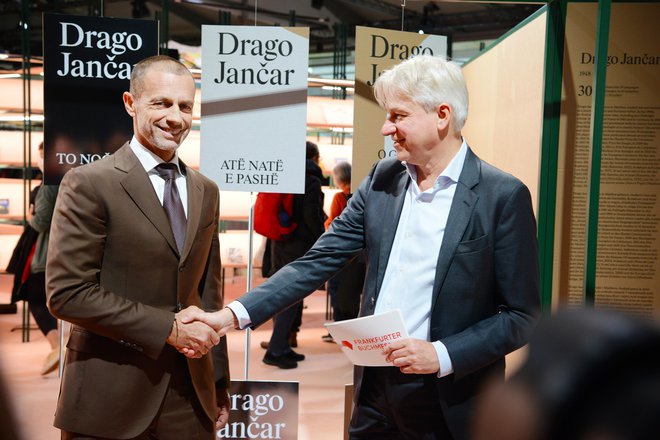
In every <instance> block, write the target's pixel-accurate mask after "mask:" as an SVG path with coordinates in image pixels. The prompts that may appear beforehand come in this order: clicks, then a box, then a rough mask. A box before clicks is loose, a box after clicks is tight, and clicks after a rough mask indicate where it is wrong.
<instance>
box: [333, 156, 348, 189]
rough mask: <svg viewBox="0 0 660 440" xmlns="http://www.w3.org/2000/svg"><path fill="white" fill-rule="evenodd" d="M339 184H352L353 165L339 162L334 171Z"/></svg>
mask: <svg viewBox="0 0 660 440" xmlns="http://www.w3.org/2000/svg"><path fill="white" fill-rule="evenodd" d="M332 174H334V175H335V180H336V181H337V182H342V183H345V184H347V185H350V184H351V164H350V163H348V162H346V161H343V162H339V163H338V164H337V165H335V167H334V168H333V170H332Z"/></svg>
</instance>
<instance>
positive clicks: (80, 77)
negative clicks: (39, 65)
mask: <svg viewBox="0 0 660 440" xmlns="http://www.w3.org/2000/svg"><path fill="white" fill-rule="evenodd" d="M43 32H44V34H43V42H44V169H45V173H44V182H45V183H47V184H58V183H59V182H60V181H61V180H62V177H63V176H64V173H66V172H67V171H68V170H69V169H71V168H73V167H76V166H78V165H83V164H86V163H89V162H92V161H94V160H97V159H100V158H101V157H103V156H106V155H108V154H111V153H113V152H114V151H116V150H117V149H118V148H119V147H121V146H122V145H123V144H124V142H126V141H129V140H130V139H131V136H132V134H133V122H132V119H131V117H130V116H129V115H128V114H127V113H126V110H125V109H124V104H123V101H122V94H123V92H125V91H127V90H128V88H129V84H130V77H131V70H132V69H133V66H134V65H135V64H136V63H137V62H138V61H140V60H142V59H143V58H146V57H149V56H152V55H156V54H158V22H156V21H151V20H131V19H119V18H102V17H88V16H80V15H61V14H45V15H44V31H43Z"/></svg>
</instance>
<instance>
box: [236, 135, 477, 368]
mask: <svg viewBox="0 0 660 440" xmlns="http://www.w3.org/2000/svg"><path fill="white" fill-rule="evenodd" d="M466 155H467V143H466V142H465V140H463V144H462V145H461V148H460V149H459V150H458V153H456V155H455V156H454V158H453V159H452V160H451V162H450V163H449V165H447V167H446V168H445V169H444V170H443V171H442V173H440V175H439V176H438V178H437V179H436V182H435V184H434V185H433V187H432V188H429V189H427V190H426V191H424V192H422V191H421V190H420V188H419V186H418V185H417V173H416V171H415V167H414V166H412V165H409V164H406V163H405V162H404V163H403V164H404V165H405V166H406V169H407V171H408V175H409V178H410V180H411V182H410V185H408V189H407V191H406V194H405V200H404V203H403V210H402V211H401V217H400V218H399V224H398V225H397V229H396V234H395V237H394V243H393V244H392V250H391V252H390V258H389V260H388V262H387V268H386V270H385V275H384V278H383V284H382V286H381V289H380V291H379V294H378V299H377V300H376V308H375V311H374V313H382V312H386V311H389V310H394V309H399V310H401V315H402V316H403V320H404V323H405V325H406V330H407V331H408V335H409V336H410V337H411V338H417V339H422V340H425V341H429V340H430V334H431V303H432V299H433V298H432V296H433V282H434V280H435V272H436V266H437V263H438V256H439V254H440V245H441V244H442V239H443V237H444V235H445V228H446V226H447V219H448V217H449V210H450V208H451V203H452V201H453V199H454V194H455V193H456V183H457V182H458V178H459V176H460V175H461V171H462V170H463V165H464V163H465V156H466ZM227 307H228V308H229V309H231V311H232V312H233V313H234V315H235V316H236V318H237V320H238V325H239V328H241V329H243V328H245V327H247V326H249V325H250V324H251V323H252V321H251V320H250V316H249V314H248V312H247V310H246V309H245V307H244V306H243V304H241V303H240V302H238V301H232V302H231V303H230V304H228V305H227ZM431 342H432V344H433V347H434V348H435V351H436V354H437V356H438V362H439V364H440V370H439V371H438V377H443V376H447V375H449V374H451V373H453V372H454V367H453V365H452V363H451V359H450V358H449V353H448V352H447V348H446V347H445V345H444V344H443V343H442V342H440V341H431Z"/></svg>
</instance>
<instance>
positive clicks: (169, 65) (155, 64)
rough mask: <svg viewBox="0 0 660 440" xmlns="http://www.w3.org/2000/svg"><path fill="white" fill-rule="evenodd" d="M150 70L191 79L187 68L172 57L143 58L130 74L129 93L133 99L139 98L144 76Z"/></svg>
mask: <svg viewBox="0 0 660 440" xmlns="http://www.w3.org/2000/svg"><path fill="white" fill-rule="evenodd" d="M152 69H153V70H160V71H162V72H168V73H172V74H174V75H190V78H191V79H192V78H193V76H192V73H190V70H188V68H187V67H186V66H185V65H183V63H181V62H180V61H179V60H176V59H174V58H172V57H169V56H167V55H154V56H152V57H149V58H145V59H143V60H142V61H140V62H139V63H137V64H136V65H135V67H133V71H132V72H131V88H130V90H129V91H130V92H131V95H133V96H134V97H135V98H137V97H138V96H140V93H141V92H142V88H143V87H144V84H142V83H143V79H144V75H145V74H146V73H147V72H149V71H150V70H152ZM193 81H194V79H193Z"/></svg>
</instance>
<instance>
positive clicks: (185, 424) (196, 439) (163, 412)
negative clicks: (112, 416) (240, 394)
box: [62, 360, 215, 440]
mask: <svg viewBox="0 0 660 440" xmlns="http://www.w3.org/2000/svg"><path fill="white" fill-rule="evenodd" d="M183 362H185V360H184V361H183ZM179 371H181V369H179ZM136 398H138V396H136ZM127 404H128V403H127ZM117 423H121V420H118V421H117ZM62 440H113V439H107V438H105V437H94V436H89V435H82V434H76V433H73V432H67V431H62ZM130 440H215V421H211V420H210V419H209V418H208V416H207V415H206V413H205V412H204V409H203V408H202V406H201V404H200V403H199V400H198V399H197V395H196V394H195V390H194V388H193V385H192V381H191V379H190V375H189V374H188V372H187V367H185V371H184V373H183V374H176V375H173V376H172V380H171V381H170V386H169V388H168V390H167V393H165V399H164V400H163V404H162V405H161V407H160V410H158V414H156V417H155V418H154V420H153V421H152V422H151V424H150V425H149V427H148V428H147V430H146V431H145V432H143V433H142V434H140V435H138V436H137V437H133V438H131V439H130Z"/></svg>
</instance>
